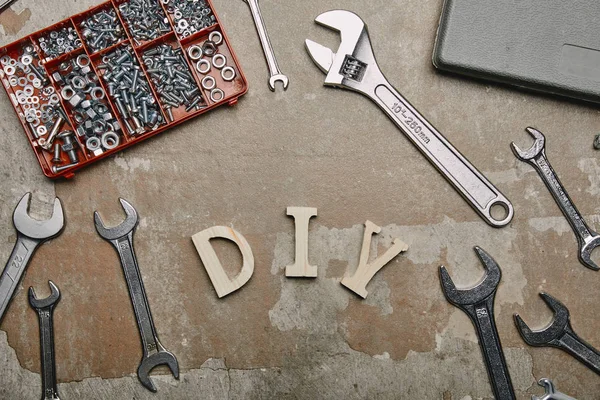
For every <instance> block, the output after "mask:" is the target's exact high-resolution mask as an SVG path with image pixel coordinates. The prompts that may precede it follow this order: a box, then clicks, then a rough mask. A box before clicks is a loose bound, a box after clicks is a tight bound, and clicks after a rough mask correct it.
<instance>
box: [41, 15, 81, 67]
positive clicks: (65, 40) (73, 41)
mask: <svg viewBox="0 0 600 400" xmlns="http://www.w3.org/2000/svg"><path fill="white" fill-rule="evenodd" d="M33 41H34V43H35V44H36V46H37V48H38V52H39V54H40V55H41V57H42V61H43V62H48V61H50V60H53V59H55V58H57V57H60V56H62V55H63V54H67V53H70V52H72V51H75V50H77V49H79V48H81V46H82V42H81V38H80V37H79V33H78V32H77V30H76V29H75V26H74V25H73V22H72V21H71V20H65V21H61V22H59V23H58V24H55V25H53V26H51V27H49V28H47V29H45V30H44V31H42V32H39V33H38V34H35V35H34V36H33Z"/></svg>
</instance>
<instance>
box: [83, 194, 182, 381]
mask: <svg viewBox="0 0 600 400" xmlns="http://www.w3.org/2000/svg"><path fill="white" fill-rule="evenodd" d="M119 201H120V202H121V205H122V206H123V210H125V214H127V218H126V219H125V221H123V222H122V223H121V224H120V225H118V226H115V227H113V228H106V227H105V226H104V223H103V222H102V219H101V218H100V214H98V212H97V211H96V212H94V222H95V225H96V230H97V231H98V234H99V235H100V236H101V237H102V238H103V239H105V240H107V241H108V242H110V243H111V244H112V245H113V246H114V248H115V249H116V250H117V252H118V253H119V257H120V258H121V266H122V267H123V273H124V274H125V280H126V281H127V287H128V288H129V296H130V297H131V303H132V304H133V310H134V312H135V319H136V320H137V324H138V328H139V331H140V336H141V338H142V349H143V356H142V361H141V362H140V366H139V367H138V370H137V375H138V379H139V380H140V382H141V383H142V385H144V386H145V387H146V388H147V389H148V390H150V391H152V392H156V386H154V383H153V382H152V380H151V379H150V377H149V373H150V371H151V370H152V369H154V367H156V366H158V365H163V364H166V365H167V366H168V367H169V369H170V370H171V373H172V374H173V376H174V377H175V379H179V364H178V363H177V359H176V358H175V356H174V355H173V354H172V353H170V352H169V351H167V350H166V349H165V348H164V347H163V345H162V344H161V343H160V341H159V340H158V335H157V334H156V328H155V327H154V321H153V320H152V313H151V312H150V305H149V304H148V298H147V297H146V290H145V289H144V283H143V282H142V276H141V274H140V269H139V267H138V263H137V258H136V257H135V251H134V249H133V231H134V230H135V227H136V226H137V223H138V215H137V212H136V211H135V208H133V206H132V205H131V204H129V203H128V202H127V201H126V200H124V199H119Z"/></svg>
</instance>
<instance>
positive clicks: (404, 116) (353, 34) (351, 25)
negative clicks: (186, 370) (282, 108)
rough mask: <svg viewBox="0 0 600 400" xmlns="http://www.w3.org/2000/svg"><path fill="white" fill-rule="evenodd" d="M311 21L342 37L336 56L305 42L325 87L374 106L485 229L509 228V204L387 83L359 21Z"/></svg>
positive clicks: (334, 15) (339, 14)
mask: <svg viewBox="0 0 600 400" xmlns="http://www.w3.org/2000/svg"><path fill="white" fill-rule="evenodd" d="M315 21H316V22H317V23H318V24H320V25H323V26H325V27H328V28H331V29H334V30H337V31H339V32H340V34H341V37H342V41H341V43H340V47H339V50H338V51H337V53H334V52H333V51H332V50H331V49H329V48H327V47H324V46H322V45H320V44H318V43H315V42H313V41H311V40H306V48H307V50H308V53H309V54H310V56H311V58H312V59H313V61H314V62H315V64H317V66H318V67H319V68H320V69H321V70H322V71H323V72H324V73H326V74H327V77H326V79H325V85H326V86H334V87H340V88H346V89H350V90H354V91H357V92H359V93H362V94H363V95H365V96H367V97H369V98H370V99H371V100H373V101H374V102H375V103H376V104H377V105H378V106H379V107H381V109H382V110H383V111H384V112H385V113H386V114H387V116H388V117H390V119H391V120H392V121H393V122H394V124H396V126H397V127H398V128H399V129H400V131H402V133H404V134H405V135H406V136H407V137H408V138H409V139H410V140H411V141H412V142H413V144H414V145H415V146H416V147H417V148H418V149H419V150H420V151H421V152H422V153H423V155H424V156H425V157H427V159H428V160H429V161H430V162H431V163H432V164H433V165H434V166H435V167H436V168H437V169H438V171H439V172H440V173H441V174H442V175H443V176H444V177H445V178H446V179H447V180H448V181H449V182H450V183H451V184H452V186H454V188H455V189H456V190H457V191H458V192H459V193H460V194H461V195H462V196H463V197H464V198H465V200H466V201H467V202H468V203H469V204H470V205H471V207H473V209H475V211H477V213H479V215H480V216H481V217H482V218H483V219H484V220H485V221H486V222H487V223H488V224H490V225H492V226H494V227H502V226H505V225H507V224H508V223H509V222H510V221H511V219H512V217H513V213H514V210H513V206H512V204H511V203H510V201H508V199H507V198H506V197H504V195H503V194H502V193H500V191H499V190H498V189H496V188H495V187H494V185H492V184H491V183H490V182H489V181H488V180H487V178H486V177H484V176H483V175H482V174H481V173H480V172H479V171H478V170H477V168H475V167H474V166H473V165H472V164H471V163H470V162H469V161H468V160H467V159H466V158H465V157H464V156H463V155H462V154H460V152H459V151H458V150H457V149H455V148H454V147H453V146H452V144H450V142H448V140H446V138H445V137H444V136H442V134H441V133H440V132H438V131H437V130H436V129H435V128H434V127H433V126H432V125H431V124H430V123H429V122H428V121H427V120H426V119H425V118H424V117H423V116H422V115H421V114H419V112H418V111H417V110H416V109H415V108H414V107H413V106H412V105H411V104H410V103H409V102H408V100H406V99H405V98H404V97H402V95H401V94H400V93H399V92H398V91H397V90H396V89H395V88H394V87H393V86H392V85H391V84H390V83H389V82H388V80H387V79H386V78H385V76H384V75H383V73H382V72H381V70H380V69H379V66H378V65H377V61H376V60H375V56H374V55H373V49H372V48H371V41H370V39H369V33H368V31H367V26H366V25H365V23H364V22H363V20H362V19H360V17H359V16H358V15H356V14H354V13H351V12H350V11H344V10H333V11H328V12H325V13H323V14H321V15H319V16H318V17H317V18H316V19H315ZM496 205H498V206H501V207H502V208H503V209H504V211H505V213H506V215H505V216H504V217H502V218H500V219H496V218H494V217H493V216H492V215H491V208H492V207H493V206H496Z"/></svg>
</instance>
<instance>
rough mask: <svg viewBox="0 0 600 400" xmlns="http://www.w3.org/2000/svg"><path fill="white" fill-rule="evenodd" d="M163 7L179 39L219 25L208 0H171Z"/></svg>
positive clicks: (164, 3)
mask: <svg viewBox="0 0 600 400" xmlns="http://www.w3.org/2000/svg"><path fill="white" fill-rule="evenodd" d="M163 5H164V7H165V10H166V11H167V14H168V16H169V19H170V20H171V24H172V25H173V29H174V30H175V33H177V36H178V37H179V39H183V38H186V37H189V36H191V35H193V34H195V33H198V32H200V31H202V30H203V29H205V28H208V27H211V26H213V25H215V24H217V18H216V16H215V13H214V12H213V10H212V7H211V5H210V2H209V1H207V0H197V1H193V2H192V1H188V0H169V1H168V2H163Z"/></svg>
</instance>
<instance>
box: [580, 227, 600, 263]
mask: <svg viewBox="0 0 600 400" xmlns="http://www.w3.org/2000/svg"><path fill="white" fill-rule="evenodd" d="M594 234H595V235H594V236H592V237H591V238H590V240H589V241H588V242H587V243H585V244H584V245H583V246H581V250H580V251H579V261H581V263H582V264H583V265H585V266H586V267H588V268H589V269H593V270H594V271H598V270H600V266H598V264H596V262H595V261H594V260H592V253H593V252H594V250H595V249H596V248H597V247H599V246H600V235H598V234H597V233H594ZM599 251H600V250H599Z"/></svg>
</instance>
